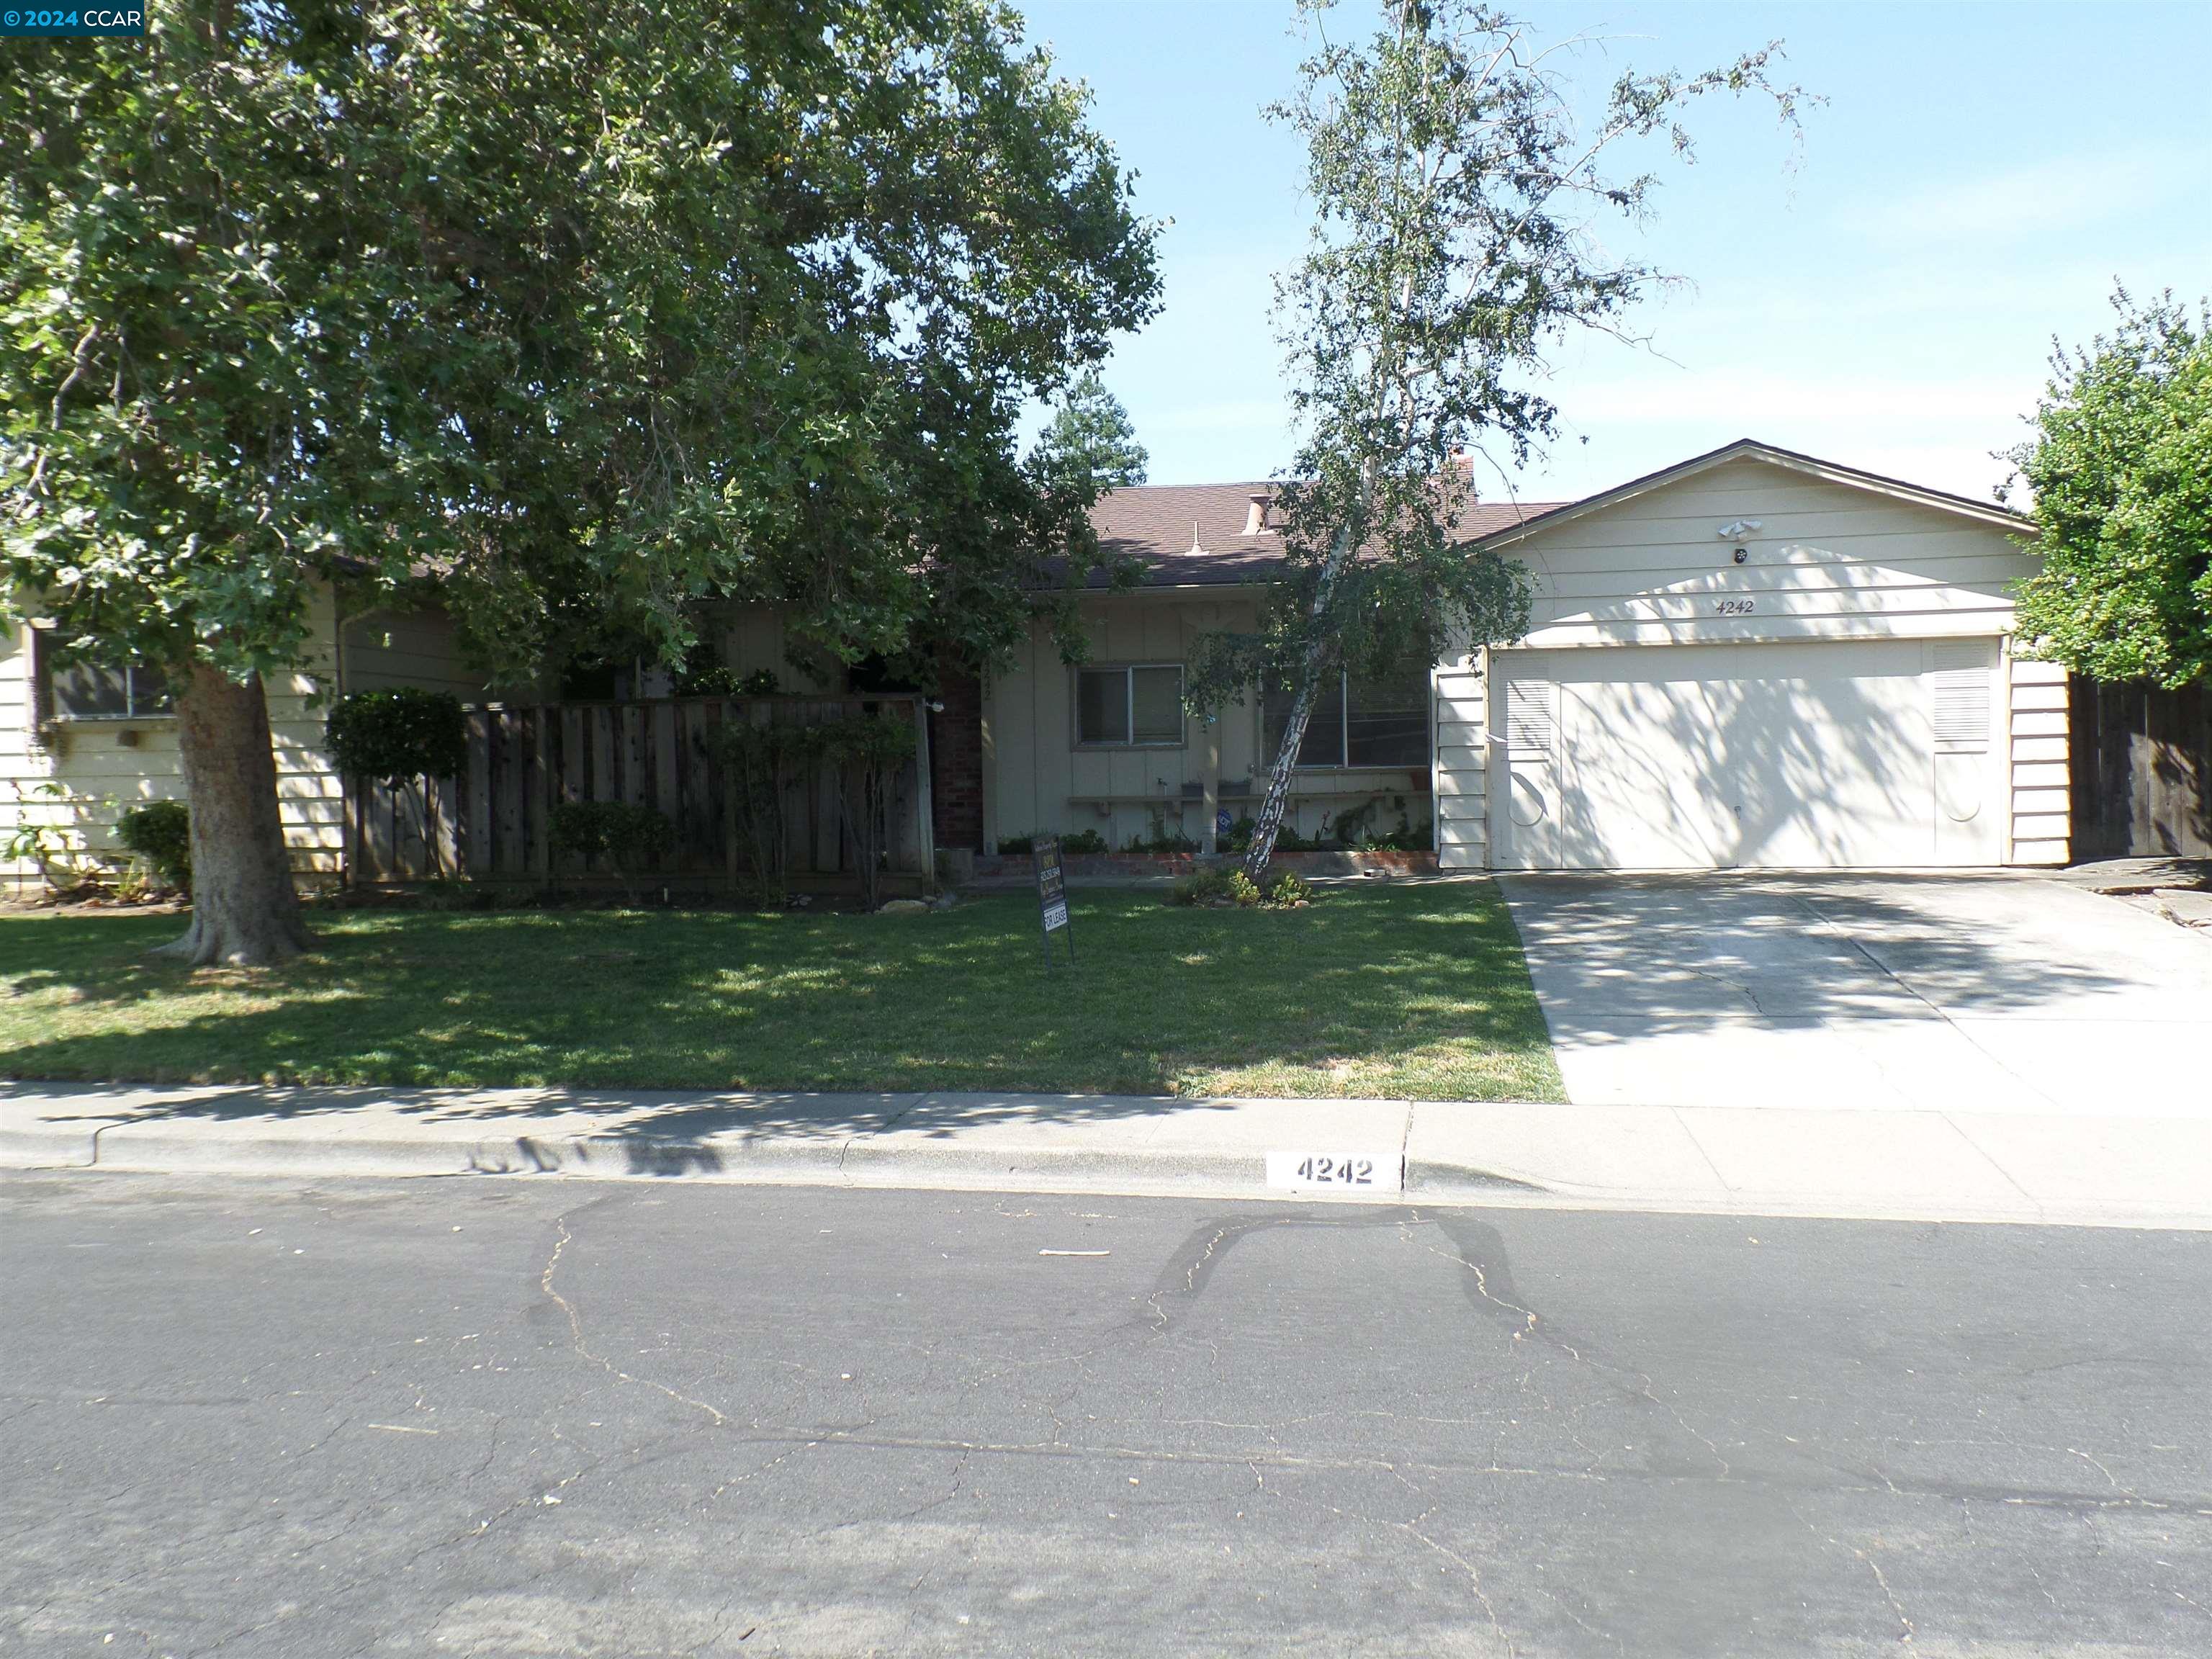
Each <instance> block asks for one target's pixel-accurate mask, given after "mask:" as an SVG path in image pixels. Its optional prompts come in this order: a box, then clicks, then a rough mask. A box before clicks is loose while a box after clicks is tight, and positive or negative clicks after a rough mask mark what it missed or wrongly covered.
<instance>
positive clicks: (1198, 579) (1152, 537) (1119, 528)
mask: <svg viewBox="0 0 2212 1659" xmlns="http://www.w3.org/2000/svg"><path fill="white" fill-rule="evenodd" d="M1274 488H1275V486H1274V485H1273V484H1272V483H1268V482H1267V480H1266V479H1264V478H1262V479H1261V480H1259V481H1258V482H1256V483H1218V484H1135V485H1132V486H1131V487H1130V488H1128V489H1115V490H1110V491H1109V492H1108V493H1107V494H1106V495H1105V496H1104V497H1103V498H1102V499H1101V500H1100V501H1099V503H1098V505H1097V507H1094V508H1092V509H1091V524H1092V525H1093V526H1095V527H1096V528H1097V532H1098V545H1099V550H1100V552H1101V553H1102V554H1103V555H1105V556H1109V557H1115V556H1134V557H1136V558H1139V559H1141V560H1143V561H1144V562H1145V564H1146V577H1145V585H1146V586H1148V587H1188V586H1235V585H1237V584H1238V583H1240V582H1266V581H1272V580H1274V579H1275V577H1276V576H1277V574H1279V572H1280V571H1281V569H1282V565H1283V538H1282V537H1281V536H1280V535H1277V534H1268V533H1263V534H1261V535H1257V536H1248V535H1246V534H1245V533H1244V525H1245V520H1246V519H1247V518H1248V516H1249V509H1250V507H1251V502H1252V497H1253V496H1254V495H1257V494H1260V493H1261V492H1263V491H1265V492H1272V491H1273V489H1274ZM1561 505H1564V503H1561V502H1556V501H1477V502H1475V503H1474V504H1473V505H1471V506H1470V507H1468V509H1467V511H1466V513H1465V514H1464V515H1463V516H1462V520H1461V526H1462V532H1463V533H1464V534H1465V535H1466V537H1467V538H1468V539H1469V540H1470V541H1472V540H1473V539H1474V538H1476V537H1479V536H1487V535H1491V534H1493V533H1495V532H1498V531H1500V530H1505V529H1509V528H1510V527H1511V526H1514V525H1516V524H1518V523H1520V522H1521V520H1523V519H1527V518H1534V516H1535V515H1536V514H1537V513H1544V512H1548V511H1549V510H1550V509H1551V508H1553V507H1557V506H1561ZM1194 531H1195V537H1194V533H1193V532H1194ZM1194 539H1195V541H1196V544H1197V545H1196V546H1195V547H1194V546H1193V545H1192V543H1193V541H1194ZM1087 585H1088V586H1092V587H1103V586H1106V575H1105V573H1104V572H1103V571H1100V570H1093V571H1092V572H1091V575H1090V579H1089V581H1088V584H1087Z"/></svg>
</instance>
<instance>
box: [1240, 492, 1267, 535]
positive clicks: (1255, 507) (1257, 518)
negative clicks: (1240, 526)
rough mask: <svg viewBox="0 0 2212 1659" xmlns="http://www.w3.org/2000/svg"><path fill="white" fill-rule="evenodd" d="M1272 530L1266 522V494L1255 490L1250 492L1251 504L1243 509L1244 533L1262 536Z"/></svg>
mask: <svg viewBox="0 0 2212 1659" xmlns="http://www.w3.org/2000/svg"><path fill="white" fill-rule="evenodd" d="M1271 529H1273V526H1271V525H1270V524H1269V523H1268V522H1267V491H1266V490H1264V489H1255V490H1254V491H1253V492H1252V500H1251V504H1250V505H1249V507H1246V508H1245V509H1244V533H1245V534H1246V535H1248V536H1264V535H1266V534H1267V532H1268V531H1269V530H1271Z"/></svg>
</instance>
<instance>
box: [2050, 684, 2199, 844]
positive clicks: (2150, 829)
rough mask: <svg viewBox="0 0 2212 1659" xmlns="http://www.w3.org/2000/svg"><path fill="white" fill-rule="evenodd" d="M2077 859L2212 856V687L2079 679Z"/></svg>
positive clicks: (2075, 720)
mask: <svg viewBox="0 0 2212 1659" xmlns="http://www.w3.org/2000/svg"><path fill="white" fill-rule="evenodd" d="M2066 724H2067V741H2068V752H2069V755H2070V756H2071V757H2072V761H2071V765H2070V768H2069V771H2070V774H2071V777H2070V781H2071V784H2072V787H2073V788H2072V793H2073V803H2074V805H2073V819H2074V822H2073V837H2074V840H2073V854H2074V857H2075V859H2076V860H2088V859H2115V858H2200V859H2201V858H2212V685H2191V686H2185V687H2184V688H2183V689H2182V690H2179V691H2162V690H2158V689H2157V688H2155V687H2154V686H2148V685H2128V684H2119V685H2106V684H2099V683H2098V682H2096V681H2095V680H2091V679H2084V678H2082V677H2081V676H2080V675H2078V674H2077V675H2075V676H2074V677H2073V678H2072V679H2071V681H2070V682H2069V688H2068V692H2067V722H2066Z"/></svg>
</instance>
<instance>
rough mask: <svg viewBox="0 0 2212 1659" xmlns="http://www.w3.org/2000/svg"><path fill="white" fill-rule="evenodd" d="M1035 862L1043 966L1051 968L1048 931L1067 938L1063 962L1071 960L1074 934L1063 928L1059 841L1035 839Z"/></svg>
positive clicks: (1063, 874)
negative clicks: (1041, 923)
mask: <svg viewBox="0 0 2212 1659" xmlns="http://www.w3.org/2000/svg"><path fill="white" fill-rule="evenodd" d="M1033 852H1034V854H1035V857H1036V883H1037V909H1038V911H1039V913H1040V914H1041V915H1042V920H1043V921H1044V963H1045V966H1046V967H1048V968H1049V967H1051V966H1052V930H1053V929H1054V928H1055V927H1057V928H1059V929H1060V932H1062V933H1066V935H1067V959H1068V961H1069V962H1070V963H1073V961H1074V960H1075V931H1074V929H1073V928H1071V927H1069V926H1068V925H1067V877H1066V871H1065V870H1064V869H1063V868H1062V866H1061V865H1060V837H1059V836H1038V837H1037V838H1036V842H1034V843H1033Z"/></svg>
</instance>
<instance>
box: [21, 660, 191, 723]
mask: <svg viewBox="0 0 2212 1659" xmlns="http://www.w3.org/2000/svg"><path fill="white" fill-rule="evenodd" d="M46 684H47V692H48V696H49V697H50V698H51V701H50V702H49V703H48V704H47V707H48V708H50V709H51V710H52V718H53V719H55V720H144V719H146V718H147V717H148V716H149V715H153V714H168V713H170V712H171V711H172V710H173V708H175V707H176V703H175V700H174V699H173V698H172V697H171V696H169V688H168V686H167V684H165V683H164V682H163V681H162V678H161V675H160V674H159V673H157V672H156V671H155V670H153V669H151V668H141V667H137V666H135V665H129V664H125V665H122V666H120V667H116V666H112V665H109V664H106V663H100V662H73V663H58V664H56V665H54V666H53V667H52V669H51V670H50V671H49V672H48V675H47V681H46Z"/></svg>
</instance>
